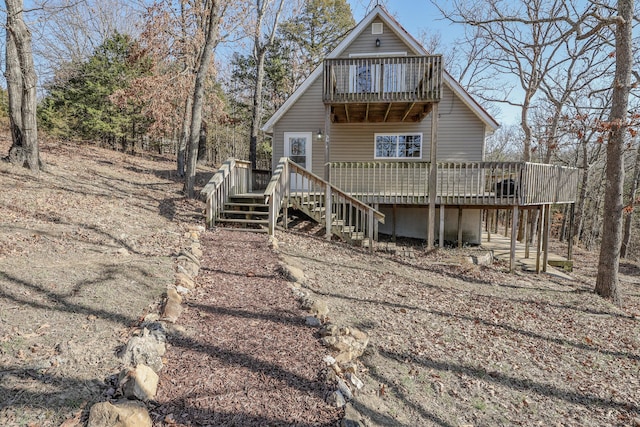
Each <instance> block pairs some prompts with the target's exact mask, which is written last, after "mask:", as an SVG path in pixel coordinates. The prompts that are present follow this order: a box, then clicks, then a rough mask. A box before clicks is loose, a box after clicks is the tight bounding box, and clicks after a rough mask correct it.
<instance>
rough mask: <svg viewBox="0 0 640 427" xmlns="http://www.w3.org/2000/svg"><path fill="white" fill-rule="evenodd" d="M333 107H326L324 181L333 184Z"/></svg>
mask: <svg viewBox="0 0 640 427" xmlns="http://www.w3.org/2000/svg"><path fill="white" fill-rule="evenodd" d="M330 136H331V106H330V105H328V104H327V105H325V107H324V180H325V181H327V182H331V176H330V174H331V164H330V163H329V162H331V146H330V143H331V138H330Z"/></svg>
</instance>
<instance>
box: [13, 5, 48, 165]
mask: <svg viewBox="0 0 640 427" xmlns="http://www.w3.org/2000/svg"><path fill="white" fill-rule="evenodd" d="M5 5H6V6H7V90H8V92H9V97H10V101H9V116H10V123H11V127H12V129H11V135H12V137H13V138H14V139H13V144H12V147H11V149H10V153H12V154H11V155H10V159H12V160H14V161H17V162H18V163H19V164H20V163H21V165H22V166H25V167H28V168H29V169H31V170H33V171H37V170H39V169H40V166H41V162H40V149H39V147H38V126H37V121H36V102H37V99H36V84H37V76H36V71H35V66H34V62H33V52H32V48H31V32H30V31H29V28H28V27H27V25H26V24H25V22H24V6H23V3H22V0H5ZM18 99H19V100H18ZM17 108H19V110H18V109H17Z"/></svg>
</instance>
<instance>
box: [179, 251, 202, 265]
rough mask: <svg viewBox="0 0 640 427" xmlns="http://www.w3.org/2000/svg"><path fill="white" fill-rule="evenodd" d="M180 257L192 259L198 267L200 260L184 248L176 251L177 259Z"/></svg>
mask: <svg viewBox="0 0 640 427" xmlns="http://www.w3.org/2000/svg"><path fill="white" fill-rule="evenodd" d="M180 259H184V260H190V261H193V262H194V263H195V264H196V265H197V266H198V267H200V260H199V259H198V257H196V256H195V255H194V254H192V253H191V252H189V251H188V250H186V249H182V250H181V251H180V253H178V260H180Z"/></svg>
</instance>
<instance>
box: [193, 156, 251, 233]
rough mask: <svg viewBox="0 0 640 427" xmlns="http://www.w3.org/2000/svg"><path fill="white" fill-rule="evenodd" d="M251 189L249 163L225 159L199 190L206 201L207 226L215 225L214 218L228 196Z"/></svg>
mask: <svg viewBox="0 0 640 427" xmlns="http://www.w3.org/2000/svg"><path fill="white" fill-rule="evenodd" d="M249 191H251V163H249V162H246V161H243V160H236V159H233V158H230V159H228V160H227V161H225V162H224V163H223V164H222V166H220V168H219V169H218V171H217V172H216V173H215V175H213V178H211V179H210V180H209V182H208V183H207V185H205V186H204V188H203V189H202V190H201V191H200V196H201V197H202V198H203V199H204V200H205V202H206V212H205V219H206V223H207V227H212V226H213V225H215V218H217V216H218V214H219V213H220V211H221V210H222V209H224V204H225V203H226V202H227V200H229V197H230V196H233V195H236V194H242V193H247V192H249Z"/></svg>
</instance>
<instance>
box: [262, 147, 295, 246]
mask: <svg viewBox="0 0 640 427" xmlns="http://www.w3.org/2000/svg"><path fill="white" fill-rule="evenodd" d="M288 189H289V159H288V158H287V157H282V158H281V159H280V161H279V162H278V166H276V168H275V170H274V171H273V175H272V176H271V180H270V181H269V184H268V185H267V188H266V190H265V191H264V197H265V202H267V203H268V204H269V226H268V232H269V235H270V236H273V233H274V232H275V229H276V223H277V222H278V216H279V213H280V210H281V209H282V207H283V205H284V206H285V209H286V204H285V200H286V198H287V195H288V193H289V190H288ZM284 216H285V221H284V223H285V225H286V216H287V214H286V212H285V215H284Z"/></svg>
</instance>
